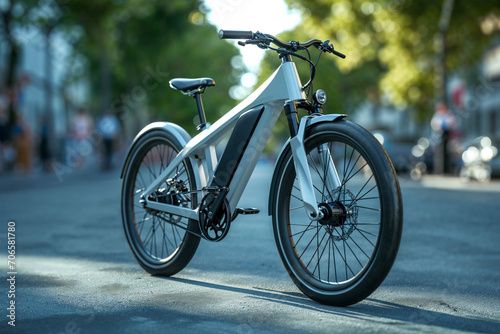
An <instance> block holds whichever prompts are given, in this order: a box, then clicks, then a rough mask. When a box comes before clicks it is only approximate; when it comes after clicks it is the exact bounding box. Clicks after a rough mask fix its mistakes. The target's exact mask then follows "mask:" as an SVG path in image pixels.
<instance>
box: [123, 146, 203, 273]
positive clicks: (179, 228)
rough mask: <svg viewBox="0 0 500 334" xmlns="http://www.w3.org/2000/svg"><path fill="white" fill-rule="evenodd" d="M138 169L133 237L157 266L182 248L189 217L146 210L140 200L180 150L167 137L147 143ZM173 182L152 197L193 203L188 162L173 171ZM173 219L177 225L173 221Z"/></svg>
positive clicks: (133, 199)
mask: <svg viewBox="0 0 500 334" xmlns="http://www.w3.org/2000/svg"><path fill="white" fill-rule="evenodd" d="M142 152H144V153H143V155H142V157H138V159H137V161H141V163H140V165H139V166H138V167H137V170H136V171H137V172H136V173H135V175H134V176H133V178H132V184H133V187H132V188H131V196H130V200H131V202H132V205H131V217H132V220H131V224H129V231H130V236H131V238H132V240H133V244H134V247H135V248H136V250H137V251H138V255H140V256H141V257H142V258H143V259H144V260H146V261H148V262H149V263H151V264H153V265H161V264H164V263H166V262H168V261H170V260H171V259H172V258H173V257H174V256H175V255H176V254H177V253H178V252H179V250H180V248H181V246H182V244H183V242H184V239H185V237H186V236H187V233H186V229H188V223H189V219H187V218H182V217H179V216H174V215H168V214H164V213H158V212H156V213H155V212H154V211H151V210H149V209H145V208H144V207H143V205H142V204H141V203H140V200H141V197H140V196H141V194H142V192H143V191H144V190H145V189H146V187H147V186H149V184H151V182H152V181H153V180H154V179H156V177H157V176H158V175H160V174H161V172H163V171H164V170H165V169H166V168H167V167H168V166H169V164H170V163H171V162H172V160H173V159H174V158H175V157H176V156H177V154H178V150H176V149H175V148H174V146H173V145H172V144H171V143H168V142H166V141H165V140H153V141H151V142H149V143H147V145H146V147H145V149H144V150H143V151H142ZM169 180H170V182H164V183H162V184H161V185H160V186H159V187H158V189H157V190H156V191H155V192H154V193H153V194H152V195H151V196H150V199H152V200H157V201H159V202H163V203H169V204H174V205H181V206H185V207H187V206H191V203H192V201H193V200H195V198H194V195H193V194H190V193H189V192H190V191H191V182H190V177H189V173H188V172H187V168H186V165H185V164H181V165H179V166H178V167H177V169H176V170H175V171H174V173H173V174H172V178H171V179H169ZM170 222H173V223H175V224H172V223H170Z"/></svg>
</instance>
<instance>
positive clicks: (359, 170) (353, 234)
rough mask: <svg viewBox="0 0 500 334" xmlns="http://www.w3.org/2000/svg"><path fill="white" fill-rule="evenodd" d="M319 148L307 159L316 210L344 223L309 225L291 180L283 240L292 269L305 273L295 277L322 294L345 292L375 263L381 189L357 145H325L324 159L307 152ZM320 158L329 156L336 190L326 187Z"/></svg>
mask: <svg viewBox="0 0 500 334" xmlns="http://www.w3.org/2000/svg"><path fill="white" fill-rule="evenodd" d="M319 144H323V143H316V144H315V145H309V150H308V156H307V159H308V164H309V167H310V170H311V176H312V181H313V184H314V185H315V186H314V188H315V194H316V198H317V200H318V206H320V207H322V206H323V207H327V206H328V207H329V210H337V214H338V216H337V217H340V216H342V215H343V216H342V217H343V218H342V219H325V218H324V219H323V220H322V221H312V220H310V219H309V218H308V217H307V215H306V212H305V210H304V207H303V203H302V201H301V194H300V187H299V182H298V179H297V178H296V177H295V179H294V182H293V184H292V185H291V186H289V187H290V189H291V191H290V196H289V200H288V201H287V203H284V208H285V210H286V214H287V218H288V219H287V222H288V224H287V231H286V233H287V234H288V235H287V236H286V239H287V242H290V243H291V245H290V246H291V248H290V249H293V252H294V255H293V257H292V258H294V259H296V260H297V262H296V263H294V265H295V266H299V267H302V268H303V269H305V270H306V272H308V275H299V276H302V278H303V279H304V280H306V281H307V282H309V283H310V285H313V286H318V287H320V288H321V289H322V290H337V289H345V288H346V287H347V286H349V285H351V284H354V282H356V281H357V280H358V279H359V278H360V277H362V276H363V274H364V273H365V272H366V270H367V268H368V267H369V266H370V264H371V263H372V261H373V258H374V255H375V251H376V249H377V245H378V240H379V235H380V227H381V221H382V208H381V201H380V189H379V186H378V184H377V181H376V177H375V175H374V173H373V170H372V168H371V167H370V165H371V164H370V163H369V162H368V159H366V158H364V156H365V154H363V153H361V151H360V150H359V149H358V148H356V147H357V145H356V144H355V143H351V142H350V141H349V139H348V138H345V139H342V141H331V142H326V143H325V144H326V145H327V147H328V150H327V151H326V152H327V153H324V152H323V153H320V152H318V151H317V150H316V149H315V148H312V149H311V147H318V145H319ZM322 154H323V158H322V157H321V155H322ZM324 154H330V156H331V157H332V160H333V161H334V163H335V165H336V167H337V172H338V175H339V179H340V182H341V185H340V187H336V188H334V187H332V186H328V184H329V183H330V184H332V182H328V181H325V180H328V179H329V171H328V168H324V164H322V163H321V161H325V158H324ZM326 161H328V160H326ZM318 185H320V186H318ZM339 215H340V216H339ZM294 265H292V270H294V269H293V267H294Z"/></svg>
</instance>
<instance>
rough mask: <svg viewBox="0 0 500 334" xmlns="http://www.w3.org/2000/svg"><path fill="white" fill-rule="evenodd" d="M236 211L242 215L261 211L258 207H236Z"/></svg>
mask: <svg viewBox="0 0 500 334" xmlns="http://www.w3.org/2000/svg"><path fill="white" fill-rule="evenodd" d="M236 212H238V214H240V215H255V214H257V213H259V212H260V210H259V209H256V208H236Z"/></svg>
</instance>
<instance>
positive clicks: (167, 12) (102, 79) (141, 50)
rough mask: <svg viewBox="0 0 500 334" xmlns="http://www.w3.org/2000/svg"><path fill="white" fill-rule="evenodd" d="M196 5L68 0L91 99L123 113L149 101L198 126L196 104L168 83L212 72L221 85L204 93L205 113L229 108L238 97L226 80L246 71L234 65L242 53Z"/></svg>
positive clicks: (160, 114) (156, 110) (151, 107)
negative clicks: (233, 60)
mask: <svg viewBox="0 0 500 334" xmlns="http://www.w3.org/2000/svg"><path fill="white" fill-rule="evenodd" d="M199 6H200V1H199V0H174V1H147V2H144V1H138V0H130V1H127V2H124V3H122V2H116V1H112V0H107V1H95V3H94V1H90V2H89V1H81V0H73V1H71V2H68V3H67V6H66V8H65V10H66V16H67V18H68V22H71V25H72V27H73V28H72V29H74V26H75V25H76V26H79V27H81V29H82V30H83V33H81V34H80V37H79V38H76V40H75V43H74V45H75V54H77V55H84V59H85V62H86V67H87V68H88V71H87V72H86V73H85V75H87V76H88V77H89V78H90V82H91V92H92V101H93V102H92V103H91V107H93V109H98V110H101V111H106V110H109V109H111V110H113V111H116V112H119V113H120V116H121V117H122V118H125V117H129V116H131V115H133V114H134V112H135V111H136V110H138V109H146V110H148V111H149V113H150V115H151V117H152V118H153V119H161V120H167V121H173V122H176V123H179V124H181V125H183V126H184V127H186V129H187V130H188V131H190V132H193V131H191V130H194V128H195V125H194V124H193V119H194V117H195V116H196V115H197V112H196V104H195V102H194V100H193V99H191V98H189V97H185V96H183V95H182V94H180V93H179V92H176V91H173V90H171V89H170V88H169V86H168V81H169V80H170V79H171V78H175V77H202V76H211V77H213V78H214V80H215V81H216V83H217V86H216V87H214V88H209V89H208V91H207V93H205V94H204V96H203V97H204V102H206V105H205V110H206V112H207V119H208V121H211V120H214V119H215V118H216V117H218V116H220V114H221V113H222V112H223V111H227V110H229V108H230V107H231V106H232V104H233V103H234V101H232V99H231V98H230V97H229V94H228V91H229V88H230V87H231V86H233V85H236V84H238V82H239V77H240V75H241V74H242V73H241V71H239V72H238V71H236V72H235V70H233V69H232V67H231V66H230V60H231V58H232V57H234V56H236V55H238V54H239V53H238V50H237V49H236V48H235V47H234V46H232V45H231V44H229V43H227V42H225V41H220V40H219V39H218V36H217V31H216V29H215V27H213V26H212V25H210V24H208V23H206V21H205V16H204V14H203V13H202V12H201V11H200V10H199ZM99 69H100V70H99ZM221 74H222V75H221ZM106 87H108V88H106ZM106 90H109V93H103V91H106Z"/></svg>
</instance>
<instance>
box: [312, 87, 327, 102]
mask: <svg viewBox="0 0 500 334" xmlns="http://www.w3.org/2000/svg"><path fill="white" fill-rule="evenodd" d="M313 100H314V102H316V103H318V104H320V105H323V104H325V102H326V93H325V91H324V90H322V89H318V90H317V91H315V92H314V94H313Z"/></svg>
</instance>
